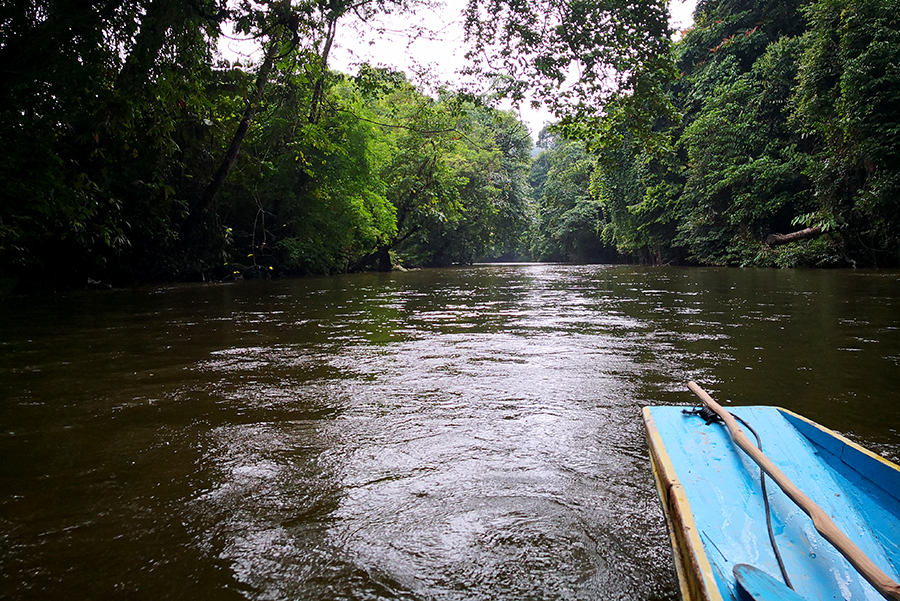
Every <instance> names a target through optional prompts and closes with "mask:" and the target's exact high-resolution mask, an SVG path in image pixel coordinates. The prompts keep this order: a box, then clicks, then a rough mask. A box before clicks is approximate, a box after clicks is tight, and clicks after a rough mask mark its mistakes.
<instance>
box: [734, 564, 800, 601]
mask: <svg viewBox="0 0 900 601" xmlns="http://www.w3.org/2000/svg"><path fill="white" fill-rule="evenodd" d="M732 573H733V574H734V578H735V580H737V584H738V590H739V592H741V593H743V594H744V595H746V597H745V598H746V599H748V600H750V601H807V600H806V599H804V598H803V597H801V596H800V595H798V594H797V593H796V592H795V591H793V590H791V589H790V588H788V587H787V585H785V584H784V583H783V582H779V581H778V580H775V579H774V578H772V577H771V576H769V575H768V574H766V573H765V572H763V571H762V570H760V569H758V568H755V567H753V566H751V565H747V564H745V563H739V564H737V565H736V566H734V570H732Z"/></svg>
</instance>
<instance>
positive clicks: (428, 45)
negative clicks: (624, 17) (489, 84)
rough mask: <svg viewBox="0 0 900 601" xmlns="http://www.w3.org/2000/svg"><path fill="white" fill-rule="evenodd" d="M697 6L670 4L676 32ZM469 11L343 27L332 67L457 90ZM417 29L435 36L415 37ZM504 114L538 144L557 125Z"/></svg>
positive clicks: (452, 6) (228, 52)
mask: <svg viewBox="0 0 900 601" xmlns="http://www.w3.org/2000/svg"><path fill="white" fill-rule="evenodd" d="M695 4H696V0H670V2H669V10H670V13H671V23H672V26H673V28H674V29H675V30H676V31H680V30H683V29H685V28H687V27H689V26H690V25H691V24H692V22H693V12H694V6H695ZM465 5H466V0H444V1H443V3H442V6H441V7H440V8H435V9H433V10H423V9H420V10H419V11H418V12H417V13H416V15H414V16H413V15H403V16H398V17H396V18H393V19H388V18H382V19H379V20H378V21H377V22H375V23H373V24H360V23H356V24H354V23H352V22H341V23H339V24H338V27H339V28H340V29H339V32H338V38H337V40H336V43H335V46H334V48H333V49H332V53H331V57H330V66H331V68H332V69H336V70H338V71H343V72H344V73H355V72H356V67H355V65H356V64H358V63H362V62H367V63H370V64H372V65H375V66H383V67H391V68H394V69H397V70H400V71H404V72H406V73H407V75H408V76H409V78H410V80H411V81H413V82H415V83H418V84H421V85H427V83H428V82H434V81H443V82H448V83H450V84H451V87H452V83H453V81H454V80H456V79H457V77H456V75H455V73H456V72H457V71H458V70H459V69H461V68H462V67H463V66H464V63H465V59H464V55H465V52H466V47H465V45H464V41H463V27H462V11H463V9H464V8H465ZM354 27H358V28H359V30H355V29H354ZM416 27H421V28H424V29H425V30H427V31H430V32H433V34H434V35H418V36H416V35H413V33H412V32H413V31H414V30H415V28H416ZM245 44H246V43H245V42H239V41H233V40H232V41H231V42H228V43H227V44H223V45H222V48H221V50H222V53H223V54H224V55H225V56H226V57H229V58H237V57H238V56H243V57H247V56H248V54H250V55H252V54H253V50H255V48H254V49H253V50H250V51H249V53H248V52H247V51H246V50H245V49H246V45H245ZM504 108H513V109H515V110H516V111H517V112H518V113H519V116H520V118H521V119H522V121H523V122H524V123H525V125H526V126H528V128H529V130H530V132H531V135H532V138H537V135H538V133H540V131H541V129H542V128H543V127H544V125H546V124H547V123H549V122H551V121H552V120H553V118H552V115H551V114H550V113H549V112H548V111H546V110H543V109H537V110H536V109H533V108H531V106H530V104H529V103H528V102H523V103H522V105H521V106H518V107H514V106H512V105H510V104H507V105H506V106H505V107H504Z"/></svg>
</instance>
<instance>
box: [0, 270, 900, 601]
mask: <svg viewBox="0 0 900 601" xmlns="http://www.w3.org/2000/svg"><path fill="white" fill-rule="evenodd" d="M898 376H900V273H896V272H863V271H775V270H738V269H679V268H637V267H626V266H562V265H532V264H526V265H491V266H476V267H472V268H459V269H449V270H426V271H415V272H406V273H394V274H360V275H350V276H340V277H332V278H320V279H307V280H281V281H253V282H241V283H236V284H227V285H226V284H222V285H191V286H172V287H161V288H152V289H135V290H117V291H107V292H84V293H72V294H66V295H60V296H45V297H40V298H12V297H11V298H6V299H3V300H0V597H2V598H9V599H104V598H130V599H154V600H160V599H211V600H215V599H243V598H246V599H260V600H263V599H266V600H269V599H272V600H279V599H315V600H326V599H327V600H331V599H348V600H350V599H354V600H356V599H359V600H380V599H409V600H463V599H465V600H469V599H476V600H479V599H483V600H518V599H602V600H607V599H610V600H617V599H623V600H624V599H628V600H641V599H647V600H651V599H653V600H660V599H676V598H677V584H676V579H675V575H674V569H673V567H672V560H671V549H670V546H669V542H668V536H667V533H666V530H665V524H664V520H663V516H662V513H661V510H660V507H659V502H658V499H657V495H656V490H655V486H654V483H653V478H652V474H651V472H650V464H649V460H648V456H647V447H646V442H645V440H644V432H643V426H642V422H641V419H640V408H641V407H643V406H645V405H649V404H673V403H683V404H689V403H691V402H692V400H693V399H692V396H691V395H690V393H688V392H687V390H686V387H685V382H686V381H688V380H696V381H697V382H698V383H700V384H701V385H702V386H704V387H705V388H706V389H707V390H709V391H710V392H712V393H713V394H714V395H715V396H716V397H717V399H718V400H719V401H720V402H723V403H724V404H728V403H731V404H773V405H780V406H783V407H787V408H789V409H792V410H794V411H797V412H799V413H801V414H803V415H806V416H807V417H809V418H811V419H814V420H816V421H818V422H820V423H822V424H823V425H826V426H828V427H831V428H833V429H835V430H838V431H840V432H842V433H843V434H845V435H846V436H848V437H850V438H851V439H853V440H855V441H857V442H860V443H862V444H864V445H866V446H868V447H869V448H872V449H873V450H876V451H878V452H880V453H882V454H883V455H885V456H886V457H888V458H889V459H892V460H894V461H897V460H898V459H900V432H898V429H900V377H898Z"/></svg>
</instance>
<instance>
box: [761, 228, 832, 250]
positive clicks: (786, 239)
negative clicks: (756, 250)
mask: <svg viewBox="0 0 900 601" xmlns="http://www.w3.org/2000/svg"><path fill="white" fill-rule="evenodd" d="M821 234H822V228H821V227H818V226H817V227H808V228H806V229H805V230H800V231H799V232H792V233H790V234H769V236H768V237H767V238H766V244H768V245H769V246H781V245H782V244H790V243H791V242H797V241H798V240H806V239H807V238H815V237H816V236H819V235H821Z"/></svg>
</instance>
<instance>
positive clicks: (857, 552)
mask: <svg viewBox="0 0 900 601" xmlns="http://www.w3.org/2000/svg"><path fill="white" fill-rule="evenodd" d="M688 388H690V389H691V392H693V393H694V394H696V395H697V396H698V397H700V400H702V401H703V404H704V405H706V406H707V407H709V408H710V409H712V410H713V411H714V412H715V413H716V414H717V415H718V416H719V417H721V418H722V421H723V422H725V427H726V428H728V433H729V434H731V439H732V440H734V442H735V444H737V446H739V447H740V448H741V450H742V451H744V452H745V453H746V454H747V455H749V456H750V458H751V459H753V461H755V462H756V464H757V465H758V466H759V467H760V469H762V470H763V471H764V472H765V473H766V474H768V475H769V477H770V478H772V480H774V481H775V483H776V484H777V485H778V486H779V487H780V488H781V490H783V491H784V494H786V495H787V496H788V497H789V498H790V499H791V500H792V501H793V502H794V503H796V504H797V506H798V507H800V509H802V510H803V512H804V513H805V514H806V515H808V516H809V517H810V518H811V519H812V522H813V526H815V528H816V530H817V531H818V532H819V534H821V535H822V536H823V537H825V540H827V541H828V542H830V543H831V544H832V545H834V547H835V548H836V549H837V550H838V551H840V552H841V554H842V555H843V556H844V557H845V558H847V561H849V562H850V563H851V564H852V565H853V567H854V568H856V570H857V571H858V572H859V573H860V574H862V576H863V577H864V578H865V579H866V580H868V581H869V583H870V584H871V585H872V586H874V587H875V588H876V589H877V590H878V592H879V593H881V594H882V595H883V596H884V597H885V599H893V600H895V601H900V584H897V582H895V581H894V580H893V579H892V578H891V577H890V576H888V575H887V574H885V573H884V572H883V571H882V570H881V569H880V568H879V567H878V566H876V565H875V564H874V563H873V562H872V560H871V559H869V557H868V556H867V555H866V554H865V553H863V551H862V549H860V548H859V547H857V546H856V544H854V542H853V541H851V540H850V539H849V538H848V537H847V535H846V534H844V533H843V532H842V531H841V529H840V528H838V527H837V525H836V524H835V523H834V521H832V519H831V518H830V517H829V516H828V514H827V513H825V511H823V510H822V508H821V507H819V506H818V505H816V504H815V503H814V502H813V500H812V499H810V498H809V497H807V496H806V495H805V494H804V493H803V491H802V490H800V489H799V488H797V486H796V485H795V484H794V483H793V482H791V480H790V479H789V478H788V477H787V476H785V475H784V473H782V471H781V470H780V469H778V467H777V466H776V465H775V464H774V463H772V461H771V460H770V459H769V458H768V457H766V456H765V455H764V454H763V452H762V451H760V450H759V449H758V448H756V445H754V444H753V443H751V442H750V439H749V438H747V436H746V435H745V434H744V432H743V431H742V430H741V429H740V427H739V426H738V423H737V420H735V419H734V416H732V415H731V414H730V413H729V412H728V411H726V410H725V409H723V408H722V406H721V405H719V404H718V403H717V402H715V401H714V400H713V398H712V397H711V396H709V394H707V392H706V391H705V390H703V389H702V388H700V387H699V386H698V385H697V383H696V382H688Z"/></svg>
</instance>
